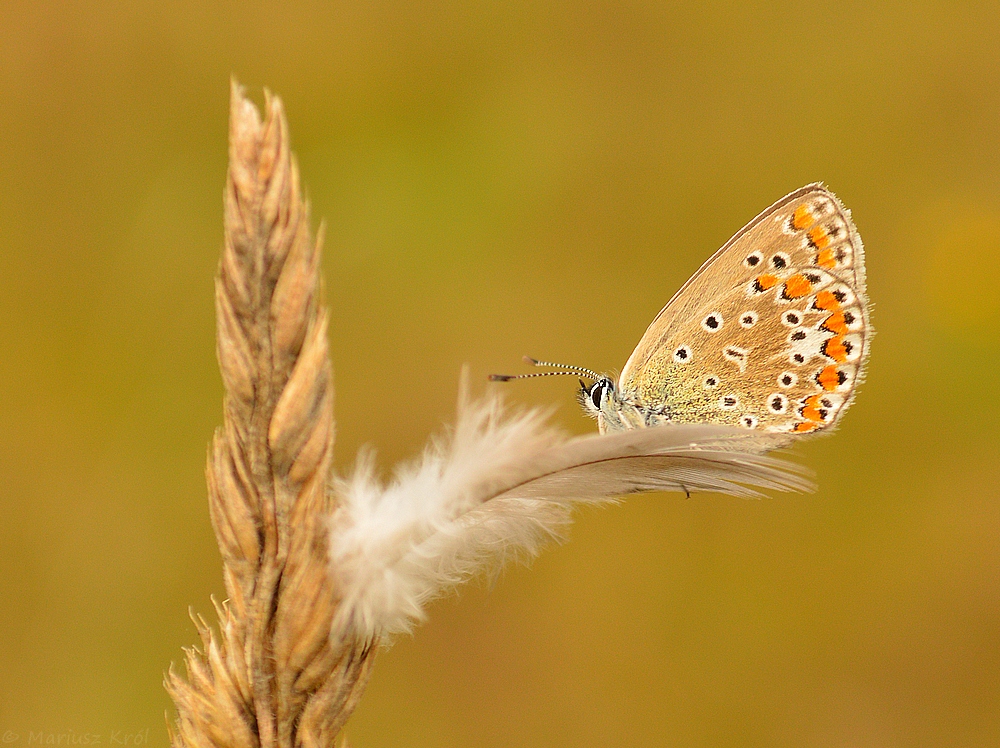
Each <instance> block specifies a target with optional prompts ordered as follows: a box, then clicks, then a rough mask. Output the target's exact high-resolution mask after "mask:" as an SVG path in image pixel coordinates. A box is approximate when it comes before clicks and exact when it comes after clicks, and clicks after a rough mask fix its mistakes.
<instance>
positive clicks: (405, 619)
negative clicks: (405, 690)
mask: <svg viewBox="0 0 1000 748" xmlns="http://www.w3.org/2000/svg"><path fill="white" fill-rule="evenodd" d="M775 446H777V445H776V443H775V442H773V441H770V440H768V439H767V438H766V437H764V436H760V435H756V434H754V433H753V432H749V431H745V430H743V429H733V428H730V427H726V426H718V425H713V424H688V425H677V426H662V427H658V428H650V429H636V430H634V431H625V432H620V433H615V434H609V435H603V436H602V435H593V436H586V437H581V438H575V439H567V438H565V437H564V436H563V435H562V434H560V433H559V432H557V431H555V430H554V429H552V428H550V427H548V426H547V425H546V424H545V418H544V417H543V416H542V415H541V414H540V413H539V412H538V411H529V412H526V413H519V414H514V415H509V414H505V413H504V412H503V407H502V405H501V403H500V401H499V399H498V398H497V397H493V396H490V397H485V398H483V399H481V400H478V401H476V402H469V401H468V400H467V399H466V398H464V397H463V399H462V402H460V403H459V413H458V420H457V423H456V425H455V428H454V431H453V433H452V434H451V435H450V437H449V438H446V439H441V440H436V441H433V442H432V443H431V444H430V445H429V446H428V447H427V449H426V450H425V452H424V455H423V456H422V458H421V459H420V460H417V461H415V462H414V463H412V464H408V465H405V466H404V467H402V468H401V469H400V470H398V471H397V473H396V475H395V477H394V478H393V479H392V480H391V481H390V482H389V483H388V485H382V484H380V482H379V481H378V479H377V478H376V477H375V475H374V468H373V459H372V456H371V455H370V454H367V455H364V456H362V457H361V458H360V459H359V461H358V466H357V469H356V471H355V473H354V475H353V477H351V478H350V479H348V480H346V481H343V482H342V483H340V484H339V485H338V487H337V488H338V490H339V492H340V494H341V496H340V505H339V508H338V509H337V512H336V513H335V514H334V516H333V518H332V520H331V534H330V543H331V548H330V555H331V558H330V561H331V569H332V572H333V575H334V578H335V580H336V582H337V587H338V589H339V592H340V594H341V596H342V599H341V602H340V605H339V608H338V613H337V617H336V619H335V621H334V624H333V626H334V634H335V635H339V636H343V635H354V636H358V637H360V638H362V639H370V638H373V637H375V636H378V635H383V634H394V633H400V632H405V631H408V630H410V628H411V627H412V625H413V623H414V622H416V621H419V620H421V619H422V618H423V609H424V606H425V605H426V603H427V602H428V601H429V600H431V599H433V598H435V597H437V596H438V595H440V594H441V593H442V592H444V591H445V590H447V589H449V588H451V587H454V586H455V585H457V584H459V583H460V582H462V581H464V580H466V579H467V578H469V577H470V576H472V575H473V574H475V573H476V572H478V571H480V570H481V569H483V568H494V569H495V568H499V567H500V566H501V565H502V564H503V563H504V562H505V561H507V560H508V559H510V558H512V557H515V558H516V557H522V558H530V557H532V556H534V555H535V554H536V553H537V552H538V550H539V548H540V547H541V545H542V544H543V543H544V542H545V541H546V540H549V539H551V538H554V537H558V536H559V532H560V530H561V529H562V528H563V527H564V526H565V525H566V524H567V522H568V521H569V514H570V511H571V510H572V508H573V506H574V505H575V504H578V503H590V504H593V503H600V502H606V501H609V500H613V499H614V498H615V497H618V496H621V495H623V494H628V493H636V492H639V491H682V492H694V491H716V492H722V493H729V494H733V495H736V496H758V495H760V494H759V493H758V492H757V491H756V490H755V489H754V488H753V487H756V488H763V489H770V490H777V491H807V490H810V489H811V488H812V485H811V483H810V482H809V481H808V479H806V478H805V477H804V476H803V474H802V470H801V468H799V467H798V466H795V465H792V464H791V463H788V462H784V461H782V460H777V459H774V458H771V457H766V456H764V454H763V452H764V451H766V450H767V449H773V448H774V447H775Z"/></svg>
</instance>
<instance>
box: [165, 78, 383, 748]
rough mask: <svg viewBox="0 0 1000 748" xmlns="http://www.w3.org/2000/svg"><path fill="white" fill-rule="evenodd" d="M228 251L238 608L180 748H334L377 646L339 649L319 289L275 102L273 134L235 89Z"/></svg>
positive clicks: (224, 609)
mask: <svg viewBox="0 0 1000 748" xmlns="http://www.w3.org/2000/svg"><path fill="white" fill-rule="evenodd" d="M229 138H230V144H229V172H228V176H227V180H226V188H225V241H224V247H223V252H222V259H221V261H220V263H219V270H218V275H217V277H216V312H217V320H218V358H219V368H220V369H221V372H222V378H223V381H224V384H225V391H226V394H225V405H224V409H225V413H224V425H223V426H222V428H220V429H219V430H218V431H217V432H216V434H215V438H214V441H213V443H212V446H211V449H210V452H209V457H208V467H207V476H208V487H209V504H210V510H211V517H212V525H213V527H214V529H215V533H216V537H217V538H218V542H219V549H220V551H221V554H222V561H223V574H224V580H225V585H226V593H227V595H228V600H227V601H226V603H225V604H223V605H216V612H217V614H218V617H219V630H218V631H217V632H216V631H214V630H212V629H211V628H210V627H209V625H208V624H207V623H206V622H205V621H204V620H203V619H202V618H200V617H198V618H196V619H195V623H196V625H197V627H198V631H199V634H200V635H201V640H202V647H201V649H190V650H188V651H187V652H186V665H187V671H188V677H187V679H184V678H182V677H181V676H180V675H178V674H177V673H175V672H174V671H173V670H171V671H170V672H168V674H167V677H166V686H167V689H168V691H169V692H170V695H171V697H172V698H173V700H174V703H175V704H176V707H177V715H178V716H177V722H176V727H175V729H173V730H172V731H171V742H172V744H173V745H174V746H175V747H176V748H182V747H185V748H207V747H208V746H231V747H232V748H251V747H253V746H263V747H272V746H273V747H276V748H291V747H292V746H305V747H311V746H330V745H333V744H334V741H335V738H336V736H337V734H338V733H339V731H340V729H341V727H342V726H343V723H344V722H345V721H346V719H347V717H348V716H349V715H350V713H351V711H352V710H353V708H354V705H355V703H356V701H357V698H358V696H359V695H360V692H361V691H362V690H363V687H364V684H365V682H366V680H367V676H368V671H369V667H370V664H371V661H372V655H373V651H374V649H373V648H374V646H375V642H373V641H371V640H369V641H361V640H358V639H355V638H352V637H346V638H341V639H332V638H331V636H330V630H331V621H332V620H333V617H334V613H335V610H336V607H337V601H338V599H339V598H338V594H337V590H336V589H334V588H333V584H334V583H333V582H332V581H331V577H330V575H329V574H328V571H327V570H328V563H329V562H328V554H327V522H326V517H327V516H328V515H329V514H330V513H331V512H332V511H333V509H334V508H335V507H334V506H333V502H334V499H333V498H332V497H331V496H330V495H329V494H328V492H327V484H328V481H329V478H330V470H331V458H332V451H333V438H334V421H333V385H332V381H331V367H330V362H329V356H328V351H327V339H326V331H327V324H326V314H325V310H324V308H323V305H322V301H321V294H320V290H321V284H320V278H319V259H320V241H319V240H316V241H314V240H313V239H312V237H311V235H310V230H309V212H308V206H307V205H306V203H305V201H304V200H303V198H302V195H301V192H300V187H299V178H298V169H297V166H296V164H295V161H294V159H293V158H292V155H291V151H290V149H289V143H288V126H287V123H286V121H285V117H284V113H283V109H282V105H281V101H280V100H279V99H278V98H276V97H273V96H270V95H267V99H266V104H265V112H264V117H263V120H262V119H261V116H260V114H259V113H258V111H257V108H256V107H255V106H254V105H253V104H252V103H251V102H250V101H249V100H248V99H247V98H246V97H245V95H244V93H243V90H242V88H241V87H240V86H238V85H237V84H236V83H235V82H234V83H233V84H232V92H231V109H230V130H229Z"/></svg>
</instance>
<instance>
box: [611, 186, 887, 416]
mask: <svg viewBox="0 0 1000 748" xmlns="http://www.w3.org/2000/svg"><path fill="white" fill-rule="evenodd" d="M870 334H871V330H870V326H869V323H868V299H867V295H866V293H865V277H864V250H863V247H862V244H861V239H860V237H859V236H858V233H857V231H856V229H855V228H854V224H853V223H852V222H851V219H850V214H849V213H848V211H847V210H845V209H844V207H843V206H842V205H841V204H840V201H839V200H837V198H836V197H835V196H834V195H833V194H832V193H831V192H829V191H828V190H826V189H825V188H824V187H822V186H821V185H818V184H813V185H809V186H807V187H803V188H802V189H800V190H797V191H795V192H793V193H791V194H790V195H787V196H786V197H784V198H782V199H781V200H779V201H778V202H777V203H775V204H774V205H772V206H771V207H770V208H768V209H767V210H766V211H764V212H763V213H761V214H760V215H759V216H757V217H756V218H755V219H754V220H753V221H751V222H750V223H749V224H747V225H746V226H745V227H744V228H743V229H741V230H740V231H739V232H738V233H737V234H736V235H735V236H734V237H733V238H732V239H730V240H729V241H728V242H727V243H726V245H725V246H724V247H723V248H722V249H720V250H719V251H718V252H716V253H715V255H713V256H712V257H711V259H709V260H708V262H706V263H705V264H704V265H703V266H702V267H701V268H700V269H699V270H698V272H697V273H695V274H694V276H692V278H691V279H690V280H689V281H688V282H687V283H686V284H685V285H684V286H683V287H682V288H681V290H680V291H678V292H677V294H676V295H675V296H674V297H673V298H672V299H671V300H670V302H668V304H667V305H666V306H665V307H664V308H663V310H662V311H661V312H660V313H659V315H657V317H656V319H654V320H653V322H652V324H650V326H649V328H648V329H647V330H646V333H645V334H644V335H643V336H642V339H641V340H640V341H639V344H638V346H636V349H635V351H634V352H633V353H632V355H631V356H630V357H629V360H628V362H627V363H626V364H625V367H624V369H623V370H622V373H621V377H620V379H619V396H620V398H621V399H622V400H623V401H624V402H626V403H628V404H630V405H633V406H635V407H636V408H638V409H640V410H641V411H642V412H644V413H647V414H650V415H651V416H653V417H652V418H650V420H651V421H655V420H667V421H672V422H681V423H683V422H700V421H712V422H719V423H729V424H733V425H740V426H744V427H746V428H755V429H765V430H768V431H777V432H794V433H808V432H814V431H819V430H822V429H824V428H827V427H830V426H832V425H834V424H835V423H836V422H837V420H838V419H839V418H840V416H841V415H842V414H843V413H844V411H845V410H846V409H847V406H848V405H849V403H850V401H851V398H852V397H853V394H854V391H855V388H856V386H857V383H858V382H859V381H860V379H861V375H862V373H863V369H864V364H865V361H866V359H867V355H868V341H869V338H870ZM656 416H661V418H657V417H656Z"/></svg>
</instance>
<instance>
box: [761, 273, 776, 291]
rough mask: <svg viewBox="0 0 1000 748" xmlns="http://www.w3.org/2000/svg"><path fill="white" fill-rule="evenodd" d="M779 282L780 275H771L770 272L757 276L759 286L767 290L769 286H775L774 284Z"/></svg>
mask: <svg viewBox="0 0 1000 748" xmlns="http://www.w3.org/2000/svg"><path fill="white" fill-rule="evenodd" d="M777 282H778V276H776V275H771V274H770V273H765V274H764V275H758V276H757V286H758V287H759V288H760V289H761V290H763V291H766V290H767V289H769V288H773V287H774V284H775V283H777Z"/></svg>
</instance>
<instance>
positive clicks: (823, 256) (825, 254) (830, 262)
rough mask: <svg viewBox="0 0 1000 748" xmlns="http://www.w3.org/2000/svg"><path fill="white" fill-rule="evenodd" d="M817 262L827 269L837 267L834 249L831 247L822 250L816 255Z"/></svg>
mask: <svg viewBox="0 0 1000 748" xmlns="http://www.w3.org/2000/svg"><path fill="white" fill-rule="evenodd" d="M816 264H817V265H819V266H820V267H821V268H826V269H827V270H832V269H833V268H835V267H837V257H836V255H835V254H834V251H833V250H832V249H829V248H828V249H823V250H820V253H819V254H818V255H816Z"/></svg>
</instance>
